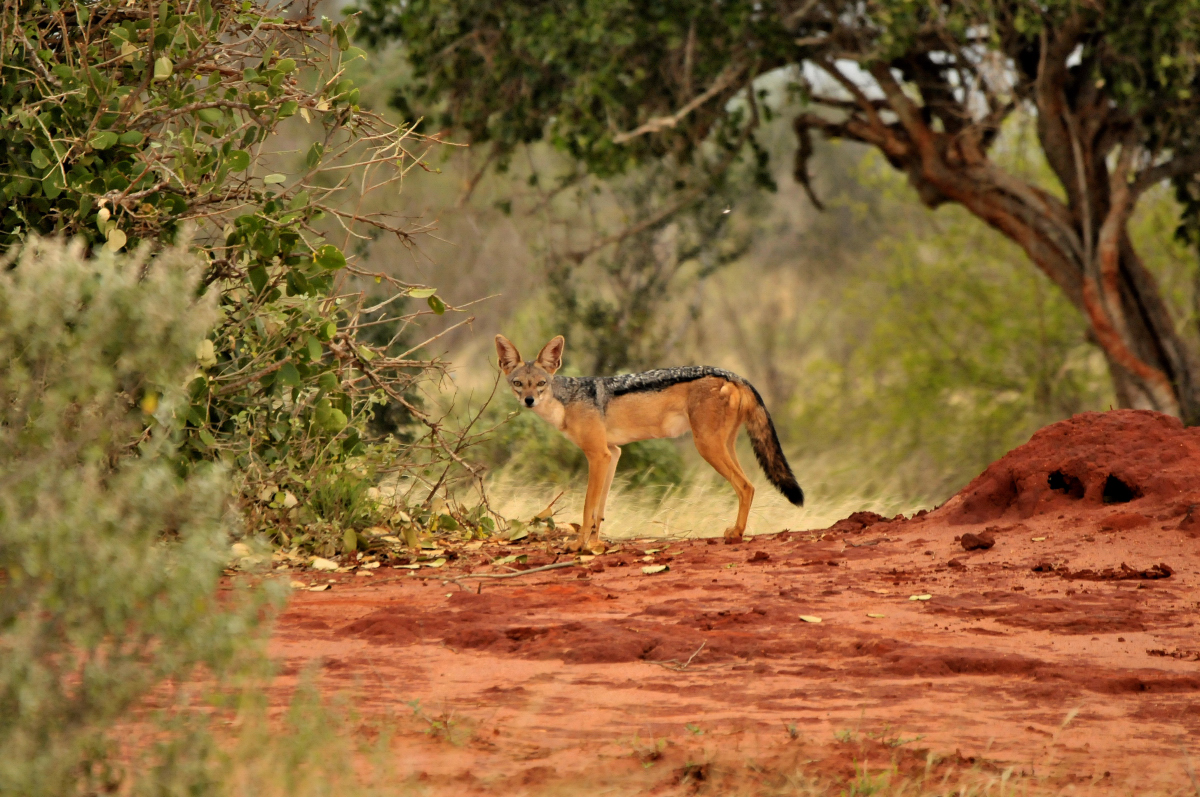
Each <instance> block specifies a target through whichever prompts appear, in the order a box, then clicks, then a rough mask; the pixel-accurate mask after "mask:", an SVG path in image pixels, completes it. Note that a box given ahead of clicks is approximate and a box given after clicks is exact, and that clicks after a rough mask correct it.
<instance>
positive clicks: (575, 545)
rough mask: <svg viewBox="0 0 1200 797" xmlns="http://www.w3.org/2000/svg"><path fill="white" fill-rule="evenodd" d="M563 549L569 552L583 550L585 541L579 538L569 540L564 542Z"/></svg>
mask: <svg viewBox="0 0 1200 797" xmlns="http://www.w3.org/2000/svg"><path fill="white" fill-rule="evenodd" d="M563 550H564V551H566V552H567V553H579V552H580V551H582V550H583V543H581V542H580V541H579V540H567V541H566V542H565V543H564V544H563Z"/></svg>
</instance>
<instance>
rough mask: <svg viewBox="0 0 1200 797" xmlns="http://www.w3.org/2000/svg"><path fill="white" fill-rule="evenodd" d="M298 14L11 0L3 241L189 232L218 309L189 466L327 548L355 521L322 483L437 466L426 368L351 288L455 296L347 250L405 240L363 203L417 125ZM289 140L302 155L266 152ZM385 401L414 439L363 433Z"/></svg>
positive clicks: (2, 119) (264, 0) (1, 91)
mask: <svg viewBox="0 0 1200 797" xmlns="http://www.w3.org/2000/svg"><path fill="white" fill-rule="evenodd" d="M305 13H307V12H304V13H296V9H292V8H291V4H290V3H288V2H274V0H247V1H245V2H244V1H243V0H204V2H199V3H196V2H191V1H190V0H166V1H165V2H162V3H158V4H145V3H134V4H131V3H127V2H125V0H95V1H94V2H82V1H81V0H65V1H64V2H59V1H58V0H47V1H46V2H42V0H32V1H31V2H28V3H20V4H7V5H5V6H4V8H3V10H2V11H0V40H2V41H3V42H4V47H3V48H2V50H0V105H2V106H3V107H4V108H5V109H6V112H5V113H4V114H3V115H0V192H2V194H3V198H4V209H3V211H0V247H2V248H8V247H10V246H13V245H17V244H19V243H20V242H21V241H23V240H25V237H26V236H27V235H29V234H30V233H38V234H43V235H45V234H52V233H53V234H59V235H63V236H67V237H78V238H80V239H81V240H82V241H84V242H85V246H86V247H87V248H88V249H89V250H99V249H104V250H107V251H109V252H116V251H121V250H122V249H128V248H131V247H134V246H136V245H137V244H139V243H140V242H146V243H148V244H150V245H152V246H154V247H162V246H169V245H171V244H172V243H173V242H175V241H176V240H177V239H178V236H179V235H180V234H181V232H182V231H184V230H186V229H190V230H191V231H192V232H190V233H189V235H191V236H193V237H192V238H191V240H192V245H193V248H194V249H195V250H196V251H197V252H198V253H199V254H200V255H201V256H202V259H203V262H204V268H203V277H202V289H203V290H208V291H215V292H216V293H218V294H219V301H218V314H217V316H216V318H215V319H214V324H213V326H212V328H211V330H210V331H209V333H208V336H207V341H205V342H202V343H200V344H199V345H198V346H197V347H196V348H195V349H194V350H193V352H192V356H193V358H194V363H195V365H196V366H198V367H197V368H196V369H195V375H194V377H193V378H192V379H191V382H190V384H189V388H188V398H189V407H188V408H187V410H186V411H183V412H182V413H181V420H182V421H183V429H182V434H183V437H182V440H181V444H180V446H179V449H178V452H179V457H180V460H181V462H184V463H204V462H213V461H221V462H225V463H227V464H228V465H230V466H232V468H233V472H234V483H235V485H236V486H237V488H238V491H239V495H240V497H241V504H242V508H243V511H244V513H245V515H246V517H247V518H248V520H249V522H250V523H251V525H252V526H254V527H255V528H260V529H271V530H272V531H274V532H275V533H276V535H277V537H278V539H279V540H280V541H281V542H296V541H299V542H300V543H302V544H304V545H306V546H310V547H314V548H320V549H322V550H325V549H328V548H329V547H330V546H332V545H334V544H335V542H336V541H337V540H341V539H343V538H344V535H343V528H342V526H343V524H344V523H345V522H348V518H349V517H350V516H349V515H348V514H347V513H346V512H345V511H344V510H345V507H344V506H343V505H342V504H340V503H337V502H335V503H334V504H330V502H329V501H319V502H309V501H308V497H309V496H310V494H312V493H313V491H314V490H316V489H317V485H318V483H325V482H327V481H328V480H329V479H346V480H348V481H349V482H351V483H352V485H358V484H362V483H366V482H370V481H373V480H375V479H377V478H379V476H380V474H382V473H385V472H395V471H399V470H403V469H405V468H407V467H410V466H418V467H419V466H423V465H424V464H427V463H428V462H429V461H430V460H433V461H439V460H440V459H447V456H446V455H445V454H444V449H445V442H446V441H445V440H444V439H443V438H442V437H441V433H440V430H439V428H438V427H437V424H436V423H435V421H434V420H433V419H431V418H429V417H428V416H426V415H425V414H424V413H423V412H422V411H421V410H420V409H419V408H418V407H416V406H415V405H413V404H412V403H411V402H409V401H407V399H405V396H410V397H411V395H412V389H413V386H414V385H415V384H417V383H419V382H420V381H422V380H423V379H426V378H428V377H429V376H431V375H435V374H436V373H437V372H438V370H439V366H438V365H437V364H436V363H431V362H428V361H425V360H421V359H415V358H413V357H411V356H407V357H396V356H391V354H392V353H391V352H389V351H388V350H387V347H386V346H378V345H369V342H368V341H366V340H365V339H360V337H359V329H360V327H359V324H360V323H361V322H362V319H363V317H364V315H370V314H369V313H366V312H365V310H366V308H364V306H363V302H362V299H363V296H362V293H361V292H356V290H355V289H354V286H355V284H356V281H357V280H359V279H360V278H362V277H373V278H374V281H375V282H386V284H387V287H389V288H390V290H391V293H392V294H393V295H396V294H401V295H406V296H408V297H412V298H415V299H418V300H419V305H420V307H422V308H424V310H423V312H424V313H426V314H437V315H441V314H443V313H445V312H446V311H447V307H446V304H445V302H444V301H442V300H441V299H440V298H439V297H438V296H437V295H436V293H435V291H434V290H433V289H432V288H424V287H421V286H414V285H409V284H407V283H403V282H399V281H397V280H395V279H393V278H391V277H389V276H387V275H383V274H378V275H376V274H367V273H365V272H363V271H362V270H361V269H359V268H357V267H356V266H355V261H354V257H353V255H352V253H351V255H350V256H349V258H348V257H347V253H345V252H343V251H342V250H343V248H344V246H345V244H346V243H348V242H350V241H354V240H359V241H365V240H367V239H369V238H371V237H374V236H377V235H381V234H391V235H395V236H396V237H397V238H398V240H399V241H400V243H401V244H403V245H410V244H411V243H412V235H411V234H410V233H409V232H408V231H406V230H405V229H404V228H403V226H402V222H400V221H396V220H394V219H392V218H390V217H388V216H386V215H380V214H376V213H368V212H365V211H360V209H359V205H358V204H357V203H359V202H361V198H362V194H363V193H365V192H366V191H368V190H370V188H383V187H386V186H389V185H391V186H394V185H396V184H398V180H399V178H400V177H401V176H402V175H403V173H404V171H405V170H407V169H410V168H412V167H414V166H415V165H417V164H418V162H419V157H416V156H413V155H410V154H409V152H408V147H410V146H412V145H414V144H416V143H417V142H418V141H419V140H420V138H419V137H418V136H415V135H414V134H413V133H412V131H411V130H409V129H407V128H398V127H396V126H394V125H391V124H389V123H387V122H385V121H384V120H383V119H382V118H380V117H379V116H377V115H374V114H371V113H369V112H367V111H364V110H363V109H362V108H360V107H359V105H358V95H359V90H358V89H357V88H356V87H355V86H354V84H353V81H352V80H350V79H348V78H347V77H346V70H347V69H348V68H349V65H350V64H351V62H353V61H354V60H355V59H357V58H360V57H362V56H363V53H362V51H361V50H357V49H356V48H353V47H351V46H350V39H349V36H350V34H351V32H352V31H351V30H349V29H348V27H347V24H348V23H347V24H334V23H333V22H332V21H330V20H328V19H324V18H322V19H320V20H315V19H312V18H311V17H307V16H305V15H304V14H305ZM285 139H287V140H288V141H289V142H290V143H291V144H293V145H295V146H297V147H298V151H296V152H286V151H285V152H278V151H276V150H277V149H281V147H280V145H279V143H278V142H280V141H282V140H285ZM423 146H424V145H423ZM368 284H369V283H368ZM394 306H396V305H395V304H393V307H394ZM416 315H417V311H416V310H412V309H410V310H409V312H408V313H407V314H406V315H404V316H403V317H402V318H403V320H404V321H406V322H411V321H413V320H415V317H416ZM397 402H398V403H400V404H401V405H402V406H404V407H405V409H406V410H407V411H408V415H407V416H406V417H405V418H404V420H405V421H407V422H408V423H409V424H411V425H415V426H420V427H421V430H422V433H423V437H422V438H421V439H420V440H418V435H417V434H415V433H410V434H408V435H407V437H406V436H405V435H404V434H398V435H394V436H392V437H391V438H387V437H380V436H374V439H372V437H373V436H372V434H371V431H370V429H371V426H370V423H371V419H372V417H373V415H374V413H375V410H376V409H377V408H379V407H381V406H386V405H389V404H393V403H397ZM135 436H136V433H135ZM406 440H407V442H405V441H406ZM439 452H441V453H439ZM450 459H452V457H450ZM363 489H366V488H365V487H364V488H363ZM297 505H300V506H299V507H298V506H297ZM331 506H332V507H333V508H334V511H333V512H332V514H329V513H325V514H322V513H323V512H324V510H323V509H322V507H331ZM304 509H306V510H307V512H306V513H305V512H304V511H302V510H304ZM380 509H381V508H380V507H378V506H377V507H376V511H375V512H373V513H366V515H371V516H372V517H374V516H377V515H379V511H380ZM352 514H353V517H354V520H353V521H352V522H353V523H355V524H358V525H362V524H363V523H368V522H369V520H370V519H371V518H367V517H366V515H364V513H362V512H357V513H352Z"/></svg>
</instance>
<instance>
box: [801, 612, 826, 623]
mask: <svg viewBox="0 0 1200 797" xmlns="http://www.w3.org/2000/svg"><path fill="white" fill-rule="evenodd" d="M800 619H801V620H803V621H804V622H806V623H819V622H821V618H820V617H816V616H814V615H811V614H802V615H800Z"/></svg>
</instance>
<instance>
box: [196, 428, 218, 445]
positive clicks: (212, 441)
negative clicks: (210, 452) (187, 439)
mask: <svg viewBox="0 0 1200 797" xmlns="http://www.w3.org/2000/svg"><path fill="white" fill-rule="evenodd" d="M197 434H198V435H199V437H200V442H202V443H204V445H206V446H215V445H216V444H217V438H215V437H213V436H212V434H211V433H210V432H209V431H208V430H207V429H201V430H200V431H199V432H197Z"/></svg>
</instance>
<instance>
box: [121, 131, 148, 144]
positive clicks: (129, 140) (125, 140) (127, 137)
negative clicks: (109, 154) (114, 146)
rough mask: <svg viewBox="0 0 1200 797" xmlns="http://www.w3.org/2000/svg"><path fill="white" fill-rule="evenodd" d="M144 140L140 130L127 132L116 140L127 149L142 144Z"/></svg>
mask: <svg viewBox="0 0 1200 797" xmlns="http://www.w3.org/2000/svg"><path fill="white" fill-rule="evenodd" d="M144 138H145V136H144V135H143V134H142V132H141V131H140V130H128V131H126V132H124V133H122V134H121V135H120V136H119V137H118V139H117V140H118V141H120V142H121V143H122V144H123V145H125V146H127V147H136V146H137V145H138V144H141V143H142V139H144Z"/></svg>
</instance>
